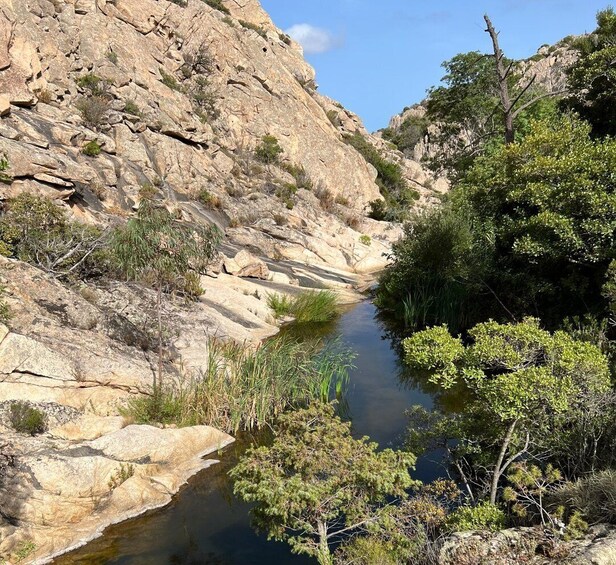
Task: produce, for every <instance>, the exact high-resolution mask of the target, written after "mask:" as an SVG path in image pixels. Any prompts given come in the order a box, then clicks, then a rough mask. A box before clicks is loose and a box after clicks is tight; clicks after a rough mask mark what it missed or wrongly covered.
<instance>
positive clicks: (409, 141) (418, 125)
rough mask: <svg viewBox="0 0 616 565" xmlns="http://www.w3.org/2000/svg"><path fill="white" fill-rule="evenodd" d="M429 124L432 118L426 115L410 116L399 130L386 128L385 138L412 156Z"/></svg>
mask: <svg viewBox="0 0 616 565" xmlns="http://www.w3.org/2000/svg"><path fill="white" fill-rule="evenodd" d="M429 125H430V120H429V119H428V118H427V117H426V116H409V117H408V118H406V119H405V120H404V121H403V122H402V124H400V127H399V128H398V129H397V130H395V131H394V130H391V129H389V128H386V129H384V130H383V131H382V135H383V139H385V140H386V141H390V142H391V143H393V144H394V145H395V146H396V148H397V149H398V150H399V151H402V152H403V153H405V154H407V155H411V156H412V152H413V149H414V148H415V146H416V145H417V144H418V143H419V142H420V141H421V140H423V138H424V137H425V135H426V134H427V132H428V126H429Z"/></svg>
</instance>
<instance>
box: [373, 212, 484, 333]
mask: <svg viewBox="0 0 616 565" xmlns="http://www.w3.org/2000/svg"><path fill="white" fill-rule="evenodd" d="M492 248H493V239H492V237H491V233H490V230H487V229H483V228H482V227H481V226H479V227H477V221H476V219H475V218H474V216H473V214H472V212H471V211H469V209H468V207H467V206H453V205H451V204H448V205H446V206H444V207H442V208H439V209H435V210H431V211H428V212H425V213H423V214H422V215H418V216H416V217H415V218H414V219H413V220H412V222H410V223H408V224H406V225H405V227H404V237H403V238H402V239H400V240H399V241H398V242H397V243H395V244H394V245H393V247H392V254H391V258H392V259H393V261H392V264H391V266H390V267H389V268H388V269H387V270H386V271H385V272H384V273H383V274H382V275H381V277H380V281H379V283H380V284H379V287H378V289H377V292H376V294H377V298H376V303H377V305H378V306H379V307H380V308H382V309H384V310H387V311H388V312H389V313H391V314H392V315H393V316H395V317H397V318H398V319H400V320H402V321H404V324H405V326H406V327H409V328H421V327H425V326H426V325H429V324H439V323H446V324H448V325H449V327H451V328H453V329H461V328H465V327H468V326H469V325H470V324H472V323H473V322H475V321H477V320H478V319H480V318H481V314H482V313H483V312H484V311H485V310H487V309H488V307H489V306H490V305H491V301H490V299H491V295H489V291H488V288H487V287H486V283H485V278H486V275H487V272H488V271H489V268H490V263H491V253H492ZM485 295H488V296H485ZM478 297H481V299H480V300H478ZM488 311H489V310H488Z"/></svg>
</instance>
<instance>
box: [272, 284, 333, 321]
mask: <svg viewBox="0 0 616 565" xmlns="http://www.w3.org/2000/svg"><path fill="white" fill-rule="evenodd" d="M267 305H268V306H269V307H270V308H271V309H272V310H274V313H275V314H276V317H277V318H279V317H282V316H293V317H294V318H295V321H296V323H299V324H302V323H311V322H329V321H331V320H333V319H335V318H336V317H337V316H338V315H339V311H338V299H337V298H336V294H335V293H334V292H332V291H330V290H319V291H310V290H307V291H303V292H301V293H299V294H297V295H296V296H293V297H289V296H287V295H284V294H282V295H280V294H270V295H268V297H267Z"/></svg>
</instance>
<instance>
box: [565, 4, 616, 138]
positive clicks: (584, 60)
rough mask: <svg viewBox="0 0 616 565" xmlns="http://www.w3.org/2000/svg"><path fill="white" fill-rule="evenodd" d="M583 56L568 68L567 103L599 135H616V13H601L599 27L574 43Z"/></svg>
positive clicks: (610, 9) (611, 10) (598, 19)
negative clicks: (615, 64)
mask: <svg viewBox="0 0 616 565" xmlns="http://www.w3.org/2000/svg"><path fill="white" fill-rule="evenodd" d="M573 47H574V48H575V49H577V51H578V52H579V58H578V60H577V61H576V63H574V64H573V65H572V66H571V67H570V68H569V69H568V71H567V75H568V82H569V91H570V96H569V97H568V99H567V100H566V105H568V106H569V107H570V108H573V109H574V110H575V111H576V112H578V113H579V114H580V116H582V118H584V119H585V120H588V121H589V122H590V123H591V124H592V128H593V133H594V134H595V135H597V136H605V135H612V136H613V135H614V134H616V67H615V66H614V60H615V59H616V13H614V10H613V8H607V9H606V10H603V11H601V12H599V13H598V14H597V29H596V30H595V31H594V32H593V33H591V34H589V35H585V36H582V37H580V38H579V39H577V41H575V42H574V43H573Z"/></svg>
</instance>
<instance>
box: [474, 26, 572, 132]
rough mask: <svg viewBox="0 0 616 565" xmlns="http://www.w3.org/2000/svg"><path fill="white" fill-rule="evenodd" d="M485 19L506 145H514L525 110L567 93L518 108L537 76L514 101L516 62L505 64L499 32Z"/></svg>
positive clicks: (553, 92)
mask: <svg viewBox="0 0 616 565" xmlns="http://www.w3.org/2000/svg"><path fill="white" fill-rule="evenodd" d="M483 19H484V20H485V22H486V25H487V29H486V32H487V33H488V34H490V38H491V39H492V46H493V48H494V64H495V67H496V76H497V79H498V91H499V97H500V101H501V106H502V110H503V115H504V123H505V143H506V144H510V143H513V141H514V138H515V127H514V121H515V118H516V117H517V116H518V115H519V114H520V112H523V111H524V110H526V109H527V108H529V107H530V106H532V105H533V104H535V103H536V102H538V101H539V100H541V99H543V98H548V97H550V96H557V95H558V94H563V93H564V92H566V91H565V90H558V91H552V92H545V93H542V94H539V95H537V96H534V97H533V98H531V99H530V100H528V101H527V102H524V103H523V104H521V105H519V106H518V103H519V102H520V100H521V99H522V97H523V96H524V94H526V92H528V90H529V89H530V87H531V86H532V85H533V84H534V83H535V81H536V80H537V75H536V74H534V75H533V76H532V77H531V78H530V80H529V81H528V82H527V83H526V85H525V86H524V87H523V88H522V89H521V90H520V92H519V93H518V94H517V95H516V96H515V98H513V100H512V98H511V94H510V92H509V77H510V76H511V73H512V72H513V68H514V62H513V61H512V62H511V63H509V64H508V65H506V64H505V54H504V53H503V50H502V49H501V48H500V44H499V42H498V32H497V31H496V30H495V29H494V26H493V25H492V21H491V20H490V18H489V16H488V15H487V14H485V15H484V16H483ZM516 106H517V108H516Z"/></svg>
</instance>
